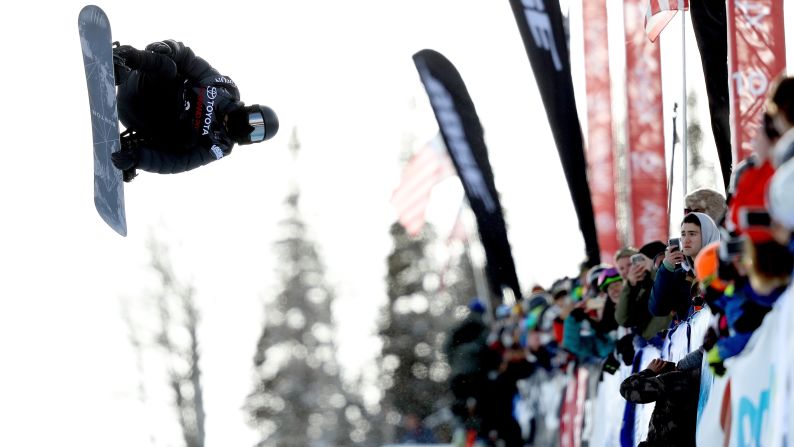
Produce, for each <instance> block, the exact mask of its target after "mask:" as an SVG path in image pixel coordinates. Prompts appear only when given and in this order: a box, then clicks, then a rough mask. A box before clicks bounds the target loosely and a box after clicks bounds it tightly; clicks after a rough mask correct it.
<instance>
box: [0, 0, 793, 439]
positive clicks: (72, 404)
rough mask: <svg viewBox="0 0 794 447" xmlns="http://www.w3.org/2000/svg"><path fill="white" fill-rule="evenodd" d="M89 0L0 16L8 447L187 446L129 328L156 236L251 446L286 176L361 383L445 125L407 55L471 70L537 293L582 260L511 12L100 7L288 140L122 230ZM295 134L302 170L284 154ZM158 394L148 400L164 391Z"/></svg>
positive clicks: (182, 184) (368, 5)
mask: <svg viewBox="0 0 794 447" xmlns="http://www.w3.org/2000/svg"><path fill="white" fill-rule="evenodd" d="M612 3H615V4H617V5H619V4H620V3H619V2H612ZM83 5H84V4H83V3H80V2H78V1H74V0H67V1H59V2H50V3H47V4H42V3H41V2H39V3H31V2H24V3H23V2H9V3H8V4H7V5H5V6H3V7H2V11H3V12H2V14H3V17H4V18H5V19H6V20H5V24H4V26H3V27H2V28H0V39H1V41H2V42H3V60H4V62H3V70H2V71H1V72H0V79H2V85H4V86H5V89H4V97H5V100H4V104H5V107H4V109H5V112H4V113H3V125H2V129H3V136H4V144H3V147H4V153H3V157H2V159H3V162H2V163H0V209H2V215H3V218H2V220H0V253H2V255H0V272H1V273H0V278H1V279H2V280H0V303H2V304H1V306H2V307H0V364H1V365H2V366H1V367H0V396H2V398H0V421H2V423H0V426H2V429H0V445H10V446H41V445H54V444H59V445H81V446H107V445H117V446H127V445H128V446H136V447H137V446H141V445H151V444H149V442H150V436H151V435H152V434H153V433H154V434H156V445H158V446H159V445H177V444H178V442H179V438H178V433H176V432H175V431H173V427H170V428H168V427H164V426H162V424H161V423H159V422H158V420H161V419H167V418H169V417H171V416H170V413H169V411H170V408H169V407H168V406H167V402H161V403H157V404H155V403H152V405H151V406H150V407H149V408H147V409H144V407H143V406H142V405H141V404H140V403H139V401H138V395H137V389H136V387H137V384H138V380H139V378H140V375H139V374H138V372H137V370H136V363H135V357H134V353H133V351H132V349H131V348H130V346H129V343H128V341H127V328H126V326H125V325H124V323H123V322H122V320H121V318H120V314H121V310H120V309H121V303H129V305H130V306H132V307H133V308H135V309H137V310H141V309H143V310H145V308H146V304H147V303H146V299H145V298H142V297H145V296H147V295H146V294H147V291H149V290H151V289H152V284H151V281H150V275H149V273H148V270H147V269H148V267H147V252H146V249H145V245H144V244H145V242H146V239H147V238H148V235H149V233H150V232H151V231H155V232H156V233H157V234H159V235H160V237H161V238H163V239H164V240H165V241H166V243H167V244H168V245H169V246H170V247H171V250H172V254H173V261H174V265H175V268H176V270H177V272H178V273H179V275H180V277H182V278H184V279H185V280H189V281H192V282H193V283H194V284H195V285H196V287H197V288H198V290H199V297H198V298H199V302H200V305H201V310H202V312H203V320H202V327H201V333H200V336H201V337H202V338H201V343H202V353H203V361H204V362H205V363H204V364H203V368H204V372H205V382H204V384H205V390H206V406H207V411H208V416H207V441H208V445H250V444H252V442H253V441H254V440H255V439H256V436H255V433H254V432H252V431H251V430H250V429H248V428H247V427H246V426H245V425H244V423H243V414H242V413H241V411H240V407H241V405H242V402H243V399H244V397H245V394H246V393H247V392H248V391H249V389H250V386H251V383H252V382H251V376H250V365H251V357H252V355H253V352H254V348H255V343H256V339H257V336H258V335H259V331H260V330H261V321H262V317H263V312H264V307H263V304H262V303H263V301H264V300H266V299H269V298H270V297H272V294H271V293H270V291H271V290H272V286H273V278H271V275H270V272H271V271H272V269H273V265H274V262H275V259H274V258H273V255H272V253H271V243H272V242H273V240H274V239H275V238H276V237H277V234H276V231H275V229H276V223H277V221H278V219H279V218H280V217H281V216H282V214H281V203H282V201H283V199H284V197H285V194H286V193H287V188H288V184H289V182H290V179H291V178H297V179H298V181H299V184H300V187H301V190H302V192H303V200H302V204H301V209H302V211H303V213H304V216H305V217H306V219H307V221H308V223H309V226H310V231H311V237H313V238H314V240H315V241H316V242H317V243H318V247H319V250H320V253H321V254H322V256H323V260H324V262H325V264H326V265H327V267H328V273H329V281H330V282H331V286H332V287H334V289H335V291H336V294H337V296H338V302H337V305H336V308H335V311H336V316H337V318H338V320H339V321H340V324H341V329H340V337H339V341H340V349H341V355H342V360H343V362H344V363H345V364H346V365H347V367H348V370H347V371H348V374H355V373H357V372H358V371H362V370H363V369H362V368H363V367H364V366H365V365H366V364H367V363H368V362H369V361H370V360H369V359H370V357H371V355H373V354H374V353H375V352H376V349H377V344H376V343H375V342H374V340H373V339H371V338H370V337H369V334H371V333H372V331H374V320H375V316H376V313H377V310H378V306H380V305H381V304H382V303H383V302H384V300H385V285H384V283H383V278H384V276H385V273H386V271H385V257H386V256H387V254H388V253H389V251H390V249H391V246H390V243H391V242H390V238H389V235H388V229H389V226H390V225H391V223H392V222H393V221H394V219H395V215H394V211H393V209H392V208H391V206H390V204H389V197H390V195H391V192H392V190H393V189H394V188H395V186H396V185H397V182H398V180H399V175H400V169H401V156H402V155H403V154H402V152H401V151H402V150H403V142H404V141H405V138H406V137H407V136H413V137H415V138H417V143H421V142H422V141H423V139H425V138H430V137H431V136H432V134H433V132H434V131H435V122H434V120H433V117H432V114H431V112H430V109H429V106H428V104H427V102H426V101H427V100H426V97H425V96H424V91H423V90H422V87H421V84H420V82H419V78H418V76H417V74H416V69H415V68H414V65H413V61H412V60H411V56H412V55H413V54H414V53H415V52H416V51H419V50H421V49H423V48H432V49H435V50H437V51H439V52H441V53H442V54H444V55H445V56H447V58H448V59H449V60H450V61H451V62H452V63H453V64H455V65H456V67H457V68H458V70H459V71H460V73H461V75H462V77H463V80H464V81H465V83H466V85H467V87H468V90H469V93H470V95H471V97H472V99H473V101H474V104H475V106H476V108H477V111H478V114H479V117H480V120H481V122H482V124H483V126H484V128H485V132H486V133H485V137H486V143H487V146H488V149H489V151H490V156H491V162H492V166H493V171H494V173H495V176H496V184H497V188H498V189H499V190H500V193H501V200H502V205H503V207H504V208H505V211H506V219H507V222H508V225H509V238H510V241H511V244H512V246H513V250H514V257H515V260H516V266H517V269H518V275H519V279H520V280H521V284H522V287H523V288H529V287H530V286H531V285H532V283H533V282H540V283H541V284H542V285H549V284H550V282H551V281H552V280H553V279H555V278H557V277H560V276H563V275H566V274H573V273H575V267H576V264H577V263H578V262H579V261H580V260H581V259H582V258H583V256H584V247H583V243H582V240H581V235H580V233H579V230H578V225H577V223H576V219H575V216H574V213H573V207H572V205H571V203H570V196H569V194H568V191H567V185H566V183H565V181H564V178H563V174H562V169H561V168H560V163H559V159H558V156H557V152H556V149H555V147H554V145H553V142H552V140H551V135H550V131H549V130H548V126H547V121H546V118H545V115H544V114H543V109H542V105H541V103H540V99H539V97H538V94H537V88H536V87H535V81H534V77H533V75H532V72H531V69H530V66H529V63H528V61H527V58H526V53H525V51H524V48H523V45H522V43H521V39H520V36H519V33H518V29H517V27H516V24H515V21H514V18H513V15H512V12H511V9H510V6H509V2H508V1H507V0H504V1H501V2H498V1H494V0H478V1H474V0H443V1H442V0H436V1H430V0H406V1H401V2H378V1H365V0H360V1H354V0H349V1H348V0H346V1H336V2H331V1H296V0H289V1H287V0H284V1H264V0H263V1H257V2H252V1H236V0H225V1H222V2H220V1H219V2H206V1H190V2H186V1H174V2H166V1H149V0H142V1H137V2H128V1H123V2H122V1H116V2H106V3H102V4H99V5H100V6H101V7H102V8H103V9H104V10H105V11H106V13H107V14H108V16H109V18H110V21H111V26H112V30H113V37H114V39H116V40H119V41H121V43H122V44H130V45H133V46H136V47H138V48H143V47H144V46H145V45H146V44H148V43H150V42H153V41H156V40H163V39H168V38H173V39H177V40H181V41H183V42H184V43H185V44H187V45H188V46H190V47H191V48H192V49H193V50H194V51H195V53H196V54H197V55H200V56H202V57H204V58H206V59H207V60H208V61H209V62H210V63H211V64H212V65H213V66H214V67H215V68H216V69H218V70H219V71H220V72H221V73H222V74H225V75H228V76H230V77H232V78H233V79H234V80H235V82H236V83H237V85H238V86H239V88H240V91H241V94H242V99H243V100H244V101H245V102H247V103H262V104H267V105H270V106H271V107H273V109H274V110H275V111H276V112H277V114H278V115H279V118H280V121H281V130H280V133H279V134H278V135H277V136H276V137H275V138H274V139H272V140H270V141H268V142H266V143H263V144H259V145H254V146H247V147H242V148H240V147H238V148H235V150H234V152H233V154H232V155H231V156H230V157H228V158H225V159H223V160H221V161H220V162H217V163H213V164H211V165H209V166H206V167H203V168H201V169H198V170H196V171H192V172H189V173H185V174H179V175H174V176H160V175H154V174H148V173H141V174H140V175H139V177H138V178H137V179H135V180H134V182H133V183H131V184H129V185H127V186H126V189H125V194H126V203H127V219H128V234H129V236H128V237H127V238H122V237H120V236H118V235H117V234H116V233H114V232H113V231H112V230H111V229H110V228H108V227H107V226H106V225H105V224H104V222H103V221H102V220H101V219H100V218H99V217H98V215H97V213H96V211H95V210H94V205H93V197H92V195H93V162H92V152H91V151H92V144H91V127H90V120H89V110H88V101H87V97H86V90H85V80H84V71H83V65H82V58H81V55H80V44H79V39H78V34H77V15H78V13H79V11H80V9H81V8H82V6H83ZM573 23H575V22H573ZM674 23H675V22H674ZM789 23H791V20H789ZM574 28H575V27H574V26H573V25H572V50H573V51H576V48H577V47H581V43H580V42H578V41H577V39H580V36H578V34H577V33H578V31H577V30H575V29H574ZM789 34H791V33H789ZM789 42H790V43H791V39H789ZM793 46H794V45H792V44H790V45H789V48H792V47H793ZM789 53H791V52H790V51H789ZM580 74H581V73H577V74H575V82H578V81H579V79H578V78H577V77H578V76H579V75H580ZM666 101H667V99H666ZM414 102H415V103H416V106H415V107H412V103H414ZM580 116H581V112H580ZM294 128H296V129H297V132H298V137H299V139H300V142H301V144H302V149H301V154H300V159H299V163H298V165H297V166H295V165H293V164H292V162H291V159H290V155H289V153H288V150H287V143H288V141H289V135H290V133H291V131H292V129H294ZM157 367H158V365H156V364H144V369H145V371H144V374H145V375H146V377H147V383H150V384H156V383H161V384H164V381H165V378H164V375H163V377H162V381H160V382H158V380H159V379H158V375H159V374H162V372H161V371H159V370H158V369H157ZM150 386H151V387H152V388H151V393H152V399H153V400H154V399H158V398H159V399H164V397H163V395H158V393H162V390H159V391H158V389H157V388H156V385H150ZM167 398H168V396H166V397H165V399H167Z"/></svg>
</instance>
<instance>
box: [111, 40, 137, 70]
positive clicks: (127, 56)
mask: <svg viewBox="0 0 794 447" xmlns="http://www.w3.org/2000/svg"><path fill="white" fill-rule="evenodd" d="M113 56H114V57H118V58H121V60H122V61H123V64H124V65H125V66H127V68H130V69H132V70H137V69H138V68H140V67H141V57H142V56H141V50H138V49H136V48H134V47H132V46H130V45H122V46H120V47H117V48H113Z"/></svg>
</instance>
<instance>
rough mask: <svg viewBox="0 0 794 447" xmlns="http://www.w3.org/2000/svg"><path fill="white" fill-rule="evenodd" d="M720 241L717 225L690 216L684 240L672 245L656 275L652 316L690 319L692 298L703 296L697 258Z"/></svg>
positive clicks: (685, 223)
mask: <svg viewBox="0 0 794 447" xmlns="http://www.w3.org/2000/svg"><path fill="white" fill-rule="evenodd" d="M719 239H720V232H719V229H718V228H717V224H715V223H714V220H712V219H711V217H709V216H708V215H707V214H704V213H697V212H693V213H689V214H687V215H686V216H684V219H683V221H682V222H681V237H680V238H675V239H671V240H670V241H669V242H668V247H667V250H666V255H665V257H664V261H662V266H661V267H660V268H659V270H658V271H657V274H656V278H655V280H654V282H653V287H652V289H651V297H650V299H649V300H648V310H649V311H650V312H651V314H653V315H656V316H659V317H662V316H667V315H670V314H671V312H672V313H673V314H674V316H675V319H677V320H684V319H686V318H687V317H688V316H689V315H690V312H689V311H690V308H691V307H692V304H693V303H692V297H693V296H699V290H698V289H697V288H694V292H693V283H694V282H695V281H694V279H695V271H694V267H693V266H694V257H695V256H697V254H698V252H700V249H701V248H702V247H704V246H706V245H708V244H710V243H712V242H714V241H718V240H719Z"/></svg>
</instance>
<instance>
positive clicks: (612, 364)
mask: <svg viewBox="0 0 794 447" xmlns="http://www.w3.org/2000/svg"><path fill="white" fill-rule="evenodd" d="M618 368H620V361H619V360H618V358H617V357H615V355H614V354H609V356H608V357H607V358H606V360H604V364H603V366H602V367H601V372H602V373H607V374H615V371H617V370H618Z"/></svg>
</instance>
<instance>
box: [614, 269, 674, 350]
mask: <svg viewBox="0 0 794 447" xmlns="http://www.w3.org/2000/svg"><path fill="white" fill-rule="evenodd" d="M655 278H656V270H651V271H650V272H649V273H648V274H647V275H645V278H644V279H643V280H642V281H640V282H638V283H637V284H635V285H633V286H632V285H631V284H629V283H628V282H626V284H625V285H624V286H623V290H622V291H621V293H620V299H619V300H618V305H617V307H616V309H615V321H617V322H618V324H619V325H621V326H623V327H627V328H631V329H632V330H634V331H635V333H637V334H640V335H641V336H642V338H644V339H645V340H650V339H651V338H653V337H654V336H655V335H656V334H657V333H658V332H659V331H663V330H665V329H667V328H669V327H670V321H671V320H672V318H670V316H669V313H668V315H665V316H661V317H657V316H655V315H653V314H651V313H650V312H649V311H648V301H649V300H650V297H651V289H652V288H653V282H654V279H655Z"/></svg>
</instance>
